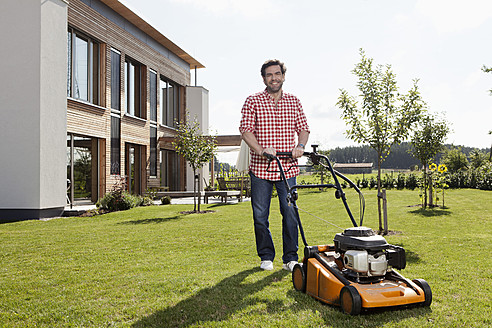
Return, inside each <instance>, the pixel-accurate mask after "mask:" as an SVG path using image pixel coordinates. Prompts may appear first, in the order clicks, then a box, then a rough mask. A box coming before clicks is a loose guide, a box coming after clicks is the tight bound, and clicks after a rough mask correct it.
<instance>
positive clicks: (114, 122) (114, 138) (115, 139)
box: [110, 116, 121, 174]
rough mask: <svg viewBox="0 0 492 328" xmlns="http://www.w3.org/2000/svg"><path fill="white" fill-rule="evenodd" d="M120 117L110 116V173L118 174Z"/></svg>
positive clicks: (119, 170)
mask: <svg viewBox="0 0 492 328" xmlns="http://www.w3.org/2000/svg"><path fill="white" fill-rule="evenodd" d="M120 154H121V144H120V118H119V117H118V116H111V170H110V171H111V174H120V172H121V169H120Z"/></svg>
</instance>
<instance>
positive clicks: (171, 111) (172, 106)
mask: <svg viewBox="0 0 492 328" xmlns="http://www.w3.org/2000/svg"><path fill="white" fill-rule="evenodd" d="M160 100H161V117H162V124H163V125H167V126H170V127H174V128H176V127H177V122H179V101H180V99H179V86H178V85H177V84H175V83H173V82H170V81H168V80H167V79H166V78H165V77H161V79H160Z"/></svg>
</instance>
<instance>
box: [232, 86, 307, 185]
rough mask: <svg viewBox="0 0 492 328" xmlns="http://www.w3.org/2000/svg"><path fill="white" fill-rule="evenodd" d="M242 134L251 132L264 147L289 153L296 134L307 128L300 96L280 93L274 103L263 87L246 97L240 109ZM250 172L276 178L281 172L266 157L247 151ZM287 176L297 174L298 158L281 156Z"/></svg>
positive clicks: (265, 177)
mask: <svg viewBox="0 0 492 328" xmlns="http://www.w3.org/2000/svg"><path fill="white" fill-rule="evenodd" d="M241 114H242V117H241V123H240V127H239V131H240V132H241V133H244V132H251V133H253V134H254V135H255V136H256V139H257V140H258V143H259V144H260V145H261V146H262V147H263V148H270V147H271V148H274V149H275V150H276V151H282V152H289V151H292V149H294V147H295V146H296V136H297V135H298V134H299V132H300V131H308V132H309V126H308V124H307V120H306V116H305V114H304V111H303V109H302V106H301V103H300V101H299V99H297V98H296V97H295V96H293V95H291V94H288V93H283V94H282V97H281V99H280V100H279V101H278V102H277V103H275V101H274V100H273V98H272V97H271V96H270V95H269V94H268V92H267V91H266V90H265V91H263V92H260V93H257V94H254V95H252V96H250V97H248V98H247V99H246V101H245V103H244V105H243V108H242V110H241ZM250 153H251V161H250V167H249V169H250V171H251V172H252V173H253V174H254V175H255V176H257V177H258V178H261V179H266V180H272V181H278V180H280V173H279V172H278V171H279V169H278V167H277V164H276V162H271V163H269V162H268V160H267V159H266V158H264V157H263V156H260V155H258V154H256V153H255V152H254V151H253V150H250ZM280 161H281V163H282V167H283V168H284V171H285V175H286V177H287V179H288V178H291V177H293V176H297V175H299V168H298V167H297V160H292V159H281V160H280Z"/></svg>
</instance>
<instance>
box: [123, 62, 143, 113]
mask: <svg viewBox="0 0 492 328" xmlns="http://www.w3.org/2000/svg"><path fill="white" fill-rule="evenodd" d="M142 74H143V66H141V65H140V64H138V63H137V62H134V61H133V60H131V59H126V60H125V99H126V112H127V113H128V114H130V115H132V116H137V117H141V118H145V115H144V110H143V108H144V106H142V104H141V102H142V93H143V87H145V85H143V83H142V82H141V81H142Z"/></svg>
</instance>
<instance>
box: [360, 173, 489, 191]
mask: <svg viewBox="0 0 492 328" xmlns="http://www.w3.org/2000/svg"><path fill="white" fill-rule="evenodd" d="M422 179H423V178H422V174H419V175H417V174H415V173H410V174H403V173H399V174H398V175H397V176H396V177H395V176H393V175H390V174H385V175H383V176H382V177H381V187H382V188H384V189H405V188H406V189H410V190H414V189H416V188H420V186H421V185H422ZM354 182H355V184H356V185H357V186H358V187H359V188H369V189H374V188H377V178H376V177H374V176H373V177H370V178H366V177H364V178H362V179H360V178H357V179H356V180H355V181H354ZM444 182H445V183H446V184H447V187H448V188H455V189H456V188H472V189H481V190H492V172H488V171H485V170H479V169H478V170H468V171H462V172H461V171H460V172H456V173H450V174H447V175H446V177H445V179H444Z"/></svg>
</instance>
